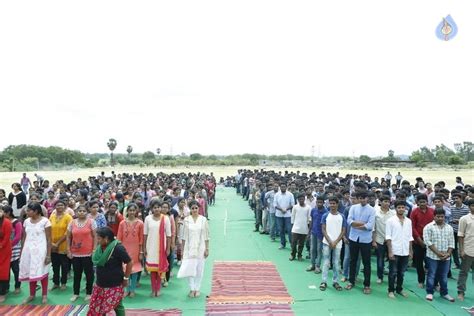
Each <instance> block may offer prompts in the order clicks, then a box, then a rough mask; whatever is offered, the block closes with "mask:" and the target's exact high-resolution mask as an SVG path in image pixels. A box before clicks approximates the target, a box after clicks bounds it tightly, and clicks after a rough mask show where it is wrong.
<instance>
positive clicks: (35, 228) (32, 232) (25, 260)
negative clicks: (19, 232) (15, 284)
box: [19, 217, 51, 282]
mask: <svg viewBox="0 0 474 316" xmlns="http://www.w3.org/2000/svg"><path fill="white" fill-rule="evenodd" d="M23 225H24V227H25V231H26V239H25V244H24V245H23V251H22V253H21V257H20V276H19V279H20V281H29V282H31V281H39V280H42V279H43V278H45V277H47V276H48V272H49V269H50V267H51V263H50V264H47V265H45V264H44V260H45V259H46V253H47V250H48V249H47V242H46V233H45V229H46V228H47V227H51V222H50V221H49V220H48V219H47V218H46V217H42V218H41V220H40V221H39V222H37V223H36V224H33V223H32V222H31V219H30V218H28V219H26V220H25V222H24V223H23Z"/></svg>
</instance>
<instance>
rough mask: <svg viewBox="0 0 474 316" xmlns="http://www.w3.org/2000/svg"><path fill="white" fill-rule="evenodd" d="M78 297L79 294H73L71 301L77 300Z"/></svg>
mask: <svg viewBox="0 0 474 316" xmlns="http://www.w3.org/2000/svg"><path fill="white" fill-rule="evenodd" d="M78 298H79V295H73V296H71V299H70V301H71V302H75V301H77V299H78Z"/></svg>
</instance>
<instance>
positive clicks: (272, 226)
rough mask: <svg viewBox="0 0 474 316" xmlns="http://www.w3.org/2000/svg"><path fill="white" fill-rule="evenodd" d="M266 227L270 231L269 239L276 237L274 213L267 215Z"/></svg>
mask: <svg viewBox="0 0 474 316" xmlns="http://www.w3.org/2000/svg"><path fill="white" fill-rule="evenodd" d="M268 215H269V216H268V226H269V230H270V238H271V239H275V237H276V235H277V225H276V217H275V213H269V214H268Z"/></svg>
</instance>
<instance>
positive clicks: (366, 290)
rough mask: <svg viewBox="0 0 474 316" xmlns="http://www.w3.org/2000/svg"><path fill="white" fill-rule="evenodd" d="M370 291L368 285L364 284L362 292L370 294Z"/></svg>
mask: <svg viewBox="0 0 474 316" xmlns="http://www.w3.org/2000/svg"><path fill="white" fill-rule="evenodd" d="M370 293H372V290H371V289H370V287H368V286H366V287H364V294H370Z"/></svg>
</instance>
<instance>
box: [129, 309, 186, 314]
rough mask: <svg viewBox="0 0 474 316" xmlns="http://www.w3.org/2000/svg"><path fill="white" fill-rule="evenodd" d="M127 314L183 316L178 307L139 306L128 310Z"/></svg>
mask: <svg viewBox="0 0 474 316" xmlns="http://www.w3.org/2000/svg"><path fill="white" fill-rule="evenodd" d="M126 314H127V316H181V310H179V309H177V308H173V309H161V310H156V309H149V308H137V309H128V308H127V310H126Z"/></svg>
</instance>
